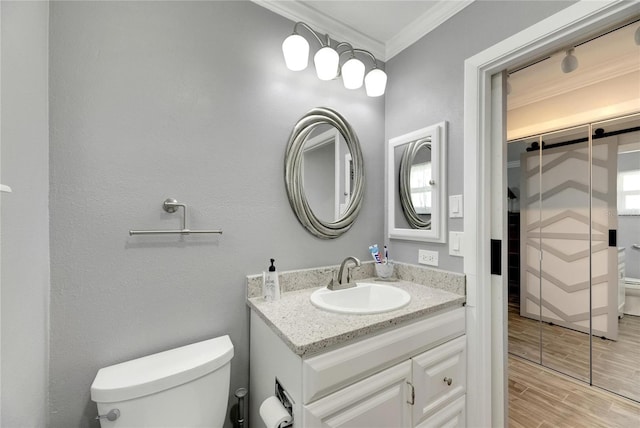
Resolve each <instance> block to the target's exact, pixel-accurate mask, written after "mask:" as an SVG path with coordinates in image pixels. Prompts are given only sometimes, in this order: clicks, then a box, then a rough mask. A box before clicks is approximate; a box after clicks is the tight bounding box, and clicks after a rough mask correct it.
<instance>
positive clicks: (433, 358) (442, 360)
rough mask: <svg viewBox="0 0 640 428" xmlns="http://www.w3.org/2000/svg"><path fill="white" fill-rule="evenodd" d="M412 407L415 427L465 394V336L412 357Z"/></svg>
mask: <svg viewBox="0 0 640 428" xmlns="http://www.w3.org/2000/svg"><path fill="white" fill-rule="evenodd" d="M411 361H412V364H413V367H412V370H413V386H414V387H415V405H414V406H413V423H414V426H418V425H419V424H420V423H421V422H422V421H423V420H425V419H427V418H429V417H430V416H431V415H433V414H434V413H435V412H437V411H438V410H440V409H441V408H443V407H445V406H447V405H448V404H449V403H452V402H453V401H454V400H456V399H457V398H458V397H460V396H463V395H464V394H465V392H466V383H467V380H466V378H467V365H466V361H467V359H466V336H462V337H459V338H457V339H454V340H451V341H449V342H447V343H445V344H443V345H440V346H438V347H437V348H434V349H431V350H430V351H427V352H425V353H423V354H420V355H418V356H416V357H413V358H412V360H411Z"/></svg>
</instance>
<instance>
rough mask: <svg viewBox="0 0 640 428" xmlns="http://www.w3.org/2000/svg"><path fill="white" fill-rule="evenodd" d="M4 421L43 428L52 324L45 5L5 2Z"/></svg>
mask: <svg viewBox="0 0 640 428" xmlns="http://www.w3.org/2000/svg"><path fill="white" fill-rule="evenodd" d="M0 7H1V8H2V36H1V40H2V48H1V50H2V82H1V85H2V88H1V93H2V99H1V102H2V165H1V170H2V174H1V176H0V182H2V183H4V184H8V185H10V186H11V188H12V189H13V193H9V194H7V193H4V194H3V195H2V214H1V216H0V217H1V218H2V220H1V225H0V229H1V230H0V234H1V235H2V247H1V251H2V278H1V282H2V296H1V299H0V301H1V302H2V308H1V311H0V313H1V314H2V320H1V322H0V325H1V326H2V331H1V332H0V336H1V337H2V348H1V349H2V354H1V355H0V361H1V364H2V385H0V386H1V388H2V391H1V393H2V409H1V410H2V419H1V420H0V426H2V427H6V428H13V427H43V426H45V421H46V416H47V364H48V353H47V352H48V328H49V327H48V322H49V309H48V308H49V207H48V194H49V124H48V114H49V112H48V60H47V58H48V56H47V50H48V22H49V6H48V4H47V3H46V2H20V3H17V2H6V1H3V2H2V5H1V6H0Z"/></svg>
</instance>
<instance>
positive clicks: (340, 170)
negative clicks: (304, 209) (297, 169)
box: [302, 124, 353, 221]
mask: <svg viewBox="0 0 640 428" xmlns="http://www.w3.org/2000/svg"><path fill="white" fill-rule="evenodd" d="M352 169H353V166H352V162H351V153H350V151H349V148H348V147H347V144H346V142H345V141H344V138H343V137H342V136H341V135H340V132H339V131H338V130H337V129H336V128H335V127H333V126H331V125H328V124H320V125H317V126H316V127H315V128H314V129H313V131H312V132H311V133H310V134H309V136H308V137H307V139H306V140H305V143H304V148H303V156H302V171H303V174H302V176H303V187H304V192H305V195H306V197H307V202H308V203H309V207H310V208H311V210H312V211H313V212H314V214H315V215H316V216H317V217H318V218H319V219H321V220H323V221H336V220H338V219H339V218H340V217H341V216H342V215H343V214H344V213H345V211H346V207H347V206H348V205H349V199H350V197H351V188H352V184H353V182H352V180H353V178H352V177H353V173H352Z"/></svg>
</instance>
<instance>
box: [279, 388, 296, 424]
mask: <svg viewBox="0 0 640 428" xmlns="http://www.w3.org/2000/svg"><path fill="white" fill-rule="evenodd" d="M275 396H276V398H277V399H278V400H279V401H280V402H281V403H282V405H283V406H284V408H285V409H286V410H287V412H289V414H290V415H291V422H290V423H288V424H286V425H281V426H280V428H287V427H290V426H292V425H293V403H294V401H293V400H292V399H291V396H290V395H289V393H287V391H286V390H285V389H284V388H283V387H282V384H281V383H280V381H279V380H278V378H276V384H275Z"/></svg>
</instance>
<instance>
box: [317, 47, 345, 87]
mask: <svg viewBox="0 0 640 428" xmlns="http://www.w3.org/2000/svg"><path fill="white" fill-rule="evenodd" d="M339 59H340V57H339V55H338V52H336V51H335V50H334V49H333V48H331V47H329V46H325V47H323V48H321V49H320V50H319V51H318V52H316V54H315V56H314V57H313V62H314V64H315V65H316V74H317V75H318V79H320V80H331V79H333V78H335V77H336V76H337V75H338V62H339Z"/></svg>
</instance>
